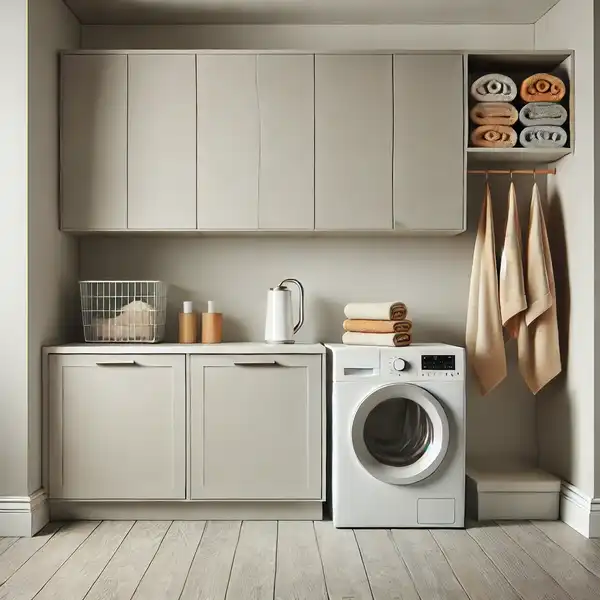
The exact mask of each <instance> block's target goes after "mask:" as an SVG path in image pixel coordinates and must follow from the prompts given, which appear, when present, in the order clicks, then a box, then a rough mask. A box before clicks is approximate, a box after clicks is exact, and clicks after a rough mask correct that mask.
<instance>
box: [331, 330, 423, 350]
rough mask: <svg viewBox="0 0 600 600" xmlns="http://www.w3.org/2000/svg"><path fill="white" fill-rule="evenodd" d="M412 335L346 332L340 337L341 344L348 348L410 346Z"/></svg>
mask: <svg viewBox="0 0 600 600" xmlns="http://www.w3.org/2000/svg"><path fill="white" fill-rule="evenodd" d="M411 342H412V335H411V334H410V333H358V332H355V331H346V333H345V334H344V335H343V336H342V343H343V344H347V345H350V346H391V347H396V348H398V347H400V346H410V344H411Z"/></svg>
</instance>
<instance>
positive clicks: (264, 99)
mask: <svg viewBox="0 0 600 600" xmlns="http://www.w3.org/2000/svg"><path fill="white" fill-rule="evenodd" d="M257 82H258V99H259V102H258V106H259V111H260V140H259V144H260V161H259V164H260V171H259V203H258V207H259V208H258V211H259V212H258V226H259V228H260V229H309V230H312V229H314V227H315V200H314V198H315V196H314V182H315V177H314V175H315V169H314V167H315V165H314V158H315V147H314V144H315V133H314V119H315V111H314V103H315V97H314V89H315V88H314V56H312V55H273V54H262V55H259V56H258V57H257Z"/></svg>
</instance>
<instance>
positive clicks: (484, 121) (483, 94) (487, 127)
mask: <svg viewBox="0 0 600 600" xmlns="http://www.w3.org/2000/svg"><path fill="white" fill-rule="evenodd" d="M471 96H472V97H473V98H474V99H475V100H477V104H475V106H473V108H472V109H471V113H470V116H471V121H472V122H473V123H474V124H475V125H477V127H475V129H473V131H472V133H471V144H472V145H473V146H476V147H479V148H513V147H514V146H515V145H516V143H517V140H518V136H517V132H516V131H515V130H514V128H513V127H512V126H513V125H514V124H515V123H516V122H517V121H518V119H519V113H518V112H517V109H516V108H515V107H514V106H513V105H512V104H510V103H511V102H512V101H513V100H514V99H515V98H516V97H517V84H516V83H515V82H514V81H513V80H512V79H511V78H510V77H508V75H501V74H500V73H489V74H488V75H483V76H482V77H479V78H478V79H477V80H476V81H474V82H473V85H472V86H471Z"/></svg>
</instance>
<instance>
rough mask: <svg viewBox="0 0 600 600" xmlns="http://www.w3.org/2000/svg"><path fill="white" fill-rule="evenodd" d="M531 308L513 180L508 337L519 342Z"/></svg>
mask: <svg viewBox="0 0 600 600" xmlns="http://www.w3.org/2000/svg"><path fill="white" fill-rule="evenodd" d="M526 309H527V297H526V296H525V281H524V279H523V253H522V251H521V227H520V225H519V214H518V212H517V194H516V191H515V184H514V183H513V182H512V181H511V183H510V190H509V192H508V218H507V221H506V234H505V236H504V248H503V250H502V260H501V263H500V313H501V315H502V325H503V326H504V328H505V329H506V331H507V333H508V337H509V339H510V338H514V339H516V338H517V337H518V335H519V325H520V323H521V321H522V318H523V314H522V313H523V311H524V310H526Z"/></svg>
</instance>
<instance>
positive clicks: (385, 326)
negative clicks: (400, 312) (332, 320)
mask: <svg viewBox="0 0 600 600" xmlns="http://www.w3.org/2000/svg"><path fill="white" fill-rule="evenodd" d="M411 330H412V322H411V321H407V320H404V321H371V320H369V319H346V320H345V321H344V331H354V332H357V333H410V332H411Z"/></svg>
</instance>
